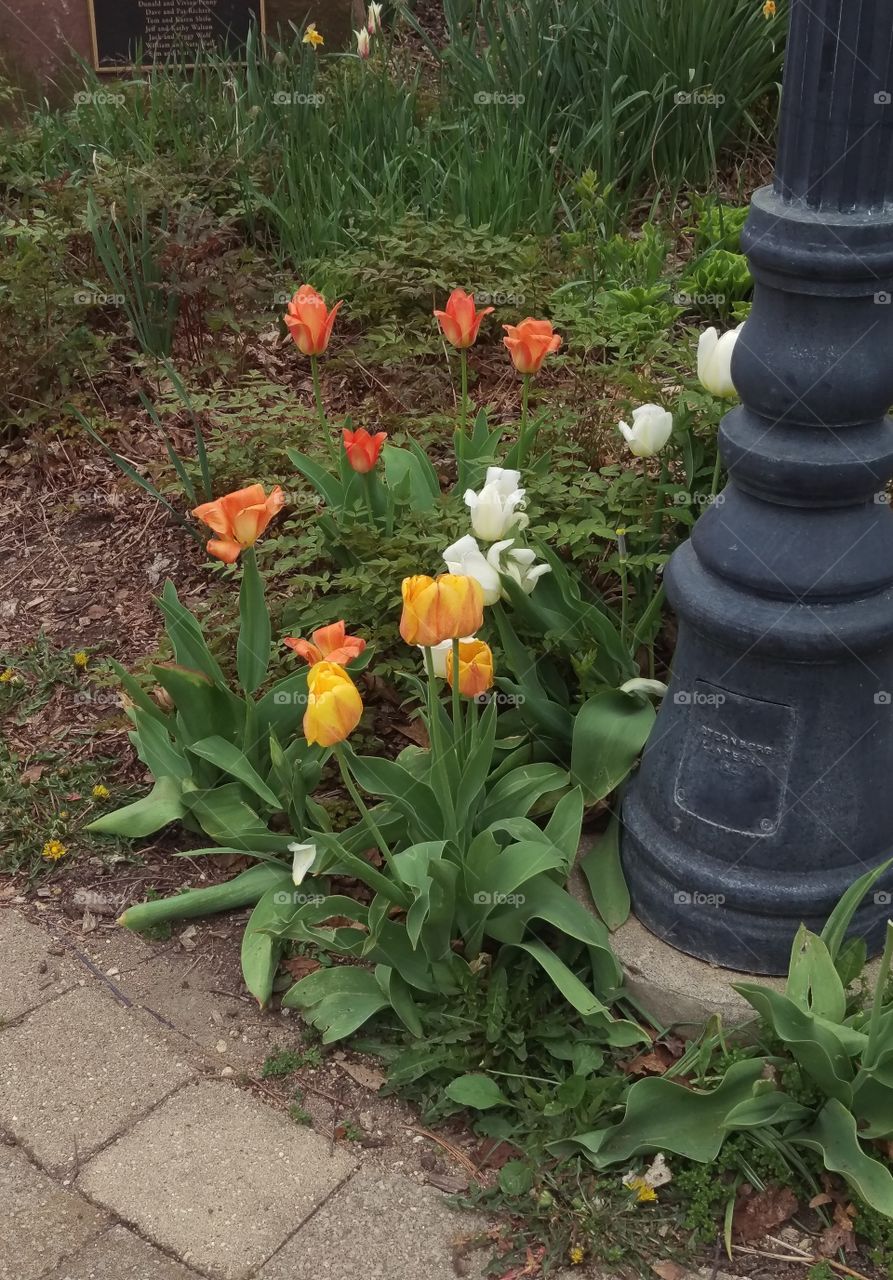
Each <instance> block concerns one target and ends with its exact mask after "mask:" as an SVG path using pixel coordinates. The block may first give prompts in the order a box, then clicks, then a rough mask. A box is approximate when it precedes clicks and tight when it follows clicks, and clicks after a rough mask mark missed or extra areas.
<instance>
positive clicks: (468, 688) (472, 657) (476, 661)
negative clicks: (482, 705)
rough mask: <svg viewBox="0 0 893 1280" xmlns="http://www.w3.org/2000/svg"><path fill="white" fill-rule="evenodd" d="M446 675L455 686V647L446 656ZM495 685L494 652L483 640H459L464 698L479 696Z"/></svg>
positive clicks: (460, 672)
mask: <svg viewBox="0 0 893 1280" xmlns="http://www.w3.org/2000/svg"><path fill="white" fill-rule="evenodd" d="M446 677H447V681H448V682H449V685H450V688H452V687H453V682H454V679H455V674H454V671H453V648H452V645H451V646H450V649H449V652H448V653H447V656H446ZM492 687H493V654H492V652H491V650H490V646H489V645H488V644H485V643H484V641H483V640H475V639H471V640H460V641H459V692H460V693H461V694H462V696H463V698H479V697H480V696H481V694H482V693H486V692H487V690H488V689H491V688H492Z"/></svg>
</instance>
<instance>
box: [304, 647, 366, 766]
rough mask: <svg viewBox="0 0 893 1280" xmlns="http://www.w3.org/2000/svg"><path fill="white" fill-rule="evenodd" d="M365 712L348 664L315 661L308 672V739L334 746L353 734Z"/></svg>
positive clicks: (306, 721) (322, 744) (305, 731)
mask: <svg viewBox="0 0 893 1280" xmlns="http://www.w3.org/2000/svg"><path fill="white" fill-rule="evenodd" d="M362 714H363V699H362V698H361V697H360V691H359V689H358V688H357V686H356V685H355V684H354V682H353V681H352V680H351V678H350V676H349V675H348V674H347V672H346V671H345V670H344V668H343V667H342V666H339V664H338V663H337V662H315V663H314V664H313V666H312V667H311V668H310V670H309V672H308V673H307V710H306V711H305V712H304V737H305V738H306V739H307V741H308V742H309V743H310V744H311V745H313V744H314V743H316V744H317V745H319V746H320V747H334V746H335V744H336V743H338V742H343V741H344V740H345V738H349V737H350V735H351V734H352V733H353V731H354V729H355V728H356V727H357V725H358V724H359V723H360V716H361V715H362Z"/></svg>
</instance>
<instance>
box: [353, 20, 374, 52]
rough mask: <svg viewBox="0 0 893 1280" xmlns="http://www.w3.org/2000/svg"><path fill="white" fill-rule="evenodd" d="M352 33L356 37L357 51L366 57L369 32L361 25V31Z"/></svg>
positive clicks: (368, 48) (368, 46)
mask: <svg viewBox="0 0 893 1280" xmlns="http://www.w3.org/2000/svg"><path fill="white" fill-rule="evenodd" d="M354 35H355V36H356V38H357V53H358V54H359V56H360V57H361V58H368V57H369V50H370V48H371V45H370V41H369V32H368V31H367V30H366V28H365V27H363V29H362V30H361V31H355V32H354Z"/></svg>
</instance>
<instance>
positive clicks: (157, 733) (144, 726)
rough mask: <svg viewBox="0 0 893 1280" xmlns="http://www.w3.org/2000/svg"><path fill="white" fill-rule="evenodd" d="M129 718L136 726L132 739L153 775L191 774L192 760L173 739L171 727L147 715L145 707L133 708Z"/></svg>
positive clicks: (177, 776)
mask: <svg viewBox="0 0 893 1280" xmlns="http://www.w3.org/2000/svg"><path fill="white" fill-rule="evenodd" d="M130 718H131V720H132V721H133V723H134V725H135V726H136V729H135V731H134V732H133V733H131V734H130V741H131V742H132V743H133V745H134V747H135V748H136V753H137V755H138V756H139V758H140V759H141V760H142V761H143V763H144V764H145V765H146V767H147V768H148V769H149V771H150V772H151V774H152V775H153V777H155V778H163V777H168V778H189V777H191V775H192V769H191V768H190V766H189V761H188V760H187V759H186V757H185V756H184V755H183V753H182V751H180V750H179V749H178V748H177V747H176V746H175V744H174V743H173V742H171V736H170V732H169V728H168V726H166V725H164V724H161V723H160V722H159V721H158V720H156V719H155V718H154V716H150V715H148V714H147V713H146V712H145V711H143V709H142V707H133V708H131V712H130Z"/></svg>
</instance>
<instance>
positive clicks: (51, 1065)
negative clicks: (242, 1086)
mask: <svg viewBox="0 0 893 1280" xmlns="http://www.w3.org/2000/svg"><path fill="white" fill-rule="evenodd" d="M159 1031H160V1028H157V1027H156V1026H155V1024H153V1023H150V1022H149V1021H148V1020H147V1018H146V1015H145V1014H143V1013H140V1012H139V1011H138V1010H135V1009H126V1008H125V1007H124V1006H123V1005H121V1004H119V1003H117V1002H116V1001H115V1000H114V998H113V997H112V996H111V995H108V994H106V993H105V992H104V991H102V990H101V989H100V988H99V987H78V988H76V989H75V990H74V991H71V992H69V993H68V994H67V995H64V996H61V997H60V998H59V999H58V1000H53V1001H52V1002H51V1003H49V1004H47V1005H43V1006H42V1007H41V1008H39V1009H36V1010H35V1011H34V1012H33V1013H31V1014H29V1015H28V1017H27V1018H25V1019H24V1020H23V1021H22V1022H19V1023H17V1024H16V1025H15V1026H13V1027H8V1028H6V1029H5V1030H4V1031H0V1128H2V1129H4V1130H5V1131H6V1132H7V1133H9V1134H11V1135H12V1136H13V1137H14V1138H15V1139H16V1141H17V1142H19V1143H20V1144H21V1145H22V1146H23V1147H25V1148H26V1150H28V1151H29V1152H30V1153H31V1155H33V1156H34V1158H35V1159H36V1160H37V1161H38V1162H39V1163H40V1164H42V1165H44V1166H45V1167H46V1168H47V1169H49V1170H50V1171H51V1172H55V1173H64V1172H66V1171H70V1170H71V1169H72V1168H76V1167H77V1165H78V1164H79V1163H81V1162H83V1161H84V1160H85V1159H86V1158H87V1157H88V1156H90V1155H91V1154H92V1153H93V1152H94V1151H97V1150H98V1149H99V1148H100V1147H101V1146H103V1145H104V1144H105V1143H106V1142H108V1140H109V1139H110V1138H113V1137H114V1136H115V1135H116V1134H118V1133H121V1132H122V1130H124V1129H126V1128H128V1127H129V1126H130V1125H131V1124H133V1122H134V1121H135V1120H138V1119H139V1117H140V1116H142V1115H144V1114H145V1112H146V1111H148V1110H149V1108H150V1107H153V1106H154V1105H155V1104H156V1103H157V1102H160V1101H161V1099H162V1098H164V1097H166V1096H167V1095H168V1094H169V1093H170V1092H171V1090H172V1089H176V1088H177V1087H178V1086H179V1085H181V1084H184V1083H185V1082H186V1081H187V1080H189V1079H190V1078H191V1077H192V1075H193V1074H194V1073H193V1071H192V1068H191V1067H190V1066H188V1064H187V1063H186V1062H185V1061H183V1059H182V1057H177V1056H175V1054H174V1053H173V1052H172V1051H171V1050H170V1049H169V1048H167V1047H166V1045H165V1043H164V1042H163V1040H162V1039H161V1037H160V1036H159V1034H158V1032H159Z"/></svg>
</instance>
